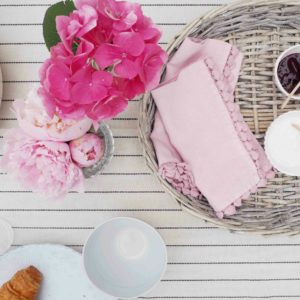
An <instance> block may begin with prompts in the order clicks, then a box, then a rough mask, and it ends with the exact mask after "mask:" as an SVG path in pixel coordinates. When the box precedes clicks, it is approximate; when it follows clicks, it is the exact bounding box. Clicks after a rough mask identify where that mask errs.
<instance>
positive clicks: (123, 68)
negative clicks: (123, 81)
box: [114, 59, 139, 79]
mask: <svg viewBox="0 0 300 300" xmlns="http://www.w3.org/2000/svg"><path fill="white" fill-rule="evenodd" d="M114 71H115V72H116V74H118V75H119V76H120V77H123V78H128V79H133V78H134V77H135V76H136V75H137V74H138V71H139V70H138V68H137V66H136V64H135V63H134V62H133V61H131V60H129V59H124V60H123V61H122V62H121V63H119V64H117V65H116V66H115V68H114Z"/></svg>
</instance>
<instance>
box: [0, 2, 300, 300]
mask: <svg viewBox="0 0 300 300" xmlns="http://www.w3.org/2000/svg"><path fill="white" fill-rule="evenodd" d="M54 2H55V1H52V0H0V24H1V25H0V65H1V68H2V71H3V78H4V81H5V82H4V97H3V98H4V100H3V103H2V106H1V109H0V136H2V135H3V133H4V131H5V128H9V127H11V126H15V125H16V122H15V121H14V120H12V118H14V115H13V113H12V112H11V111H10V106H11V99H14V98H16V97H18V98H20V97H22V96H25V94H26V93H27V91H28V90H29V89H30V88H31V87H32V85H33V84H34V81H36V80H38V69H39V66H40V63H41V62H42V61H43V60H44V59H45V58H46V57H47V55H48V51H47V49H46V47H45V45H44V44H43V36H42V27H41V25H40V24H41V23H42V19H43V15H44V12H45V10H46V8H47V6H48V5H49V4H50V3H54ZM139 2H140V3H142V4H143V9H144V10H145V13H146V14H147V15H149V16H152V18H153V19H154V20H155V21H156V22H157V23H159V24H160V26H161V28H162V29H163V30H164V36H163V39H162V41H163V42H164V43H166V42H168V41H169V40H170V39H171V38H172V37H173V36H174V35H175V34H176V33H178V32H179V31H180V30H181V29H182V27H183V24H185V23H186V22H189V21H191V20H193V19H194V18H196V17H198V16H199V15H201V14H203V13H206V12H207V11H208V10H210V9H212V8H214V7H215V6H218V5H220V4H222V3H227V1H226V0H156V1H154V0H139ZM18 24H19V25H18ZM138 106H139V103H138V102H137V101H133V102H131V103H130V104H129V108H128V110H127V111H126V112H125V113H123V114H122V115H120V116H119V117H118V118H117V119H115V120H113V121H111V122H110V125H111V128H112V130H113V132H114V135H115V141H116V152H115V154H116V155H115V158H114V159H113V160H112V162H111V164H110V165H109V166H108V168H106V169H105V171H104V174H103V175H102V176H100V177H97V178H94V179H92V180H90V181H89V182H88V184H87V193H86V194H84V195H81V194H70V195H69V196H68V197H67V198H66V199H65V200H59V201H46V200H44V199H41V198H40V197H39V196H37V195H34V194H31V193H29V192H28V191H24V189H22V188H21V187H20V186H19V185H18V184H17V183H16V182H15V181H13V180H11V179H9V178H8V177H7V176H6V175H4V174H1V175H0V218H5V219H6V220H8V221H9V222H10V223H11V224H12V225H13V226H14V228H15V234H16V237H15V242H14V244H15V245H23V244H29V243H61V244H65V245H69V246H72V247H74V248H75V249H77V250H78V251H81V249H82V244H83V243H84V241H85V240H86V238H87V236H88V234H89V233H90V231H91V230H92V228H93V227H94V226H96V225H97V224H99V223H101V222H103V221H105V220H107V219H109V218H112V217H116V216H131V217H136V218H139V219H141V220H144V221H146V222H148V223H150V224H152V225H153V226H155V227H156V228H157V229H158V231H159V233H160V234H161V235H162V237H163V238H164V240H165V241H166V244H167V245H168V247H167V248H168V255H169V264H168V269H167V272H166V274H165V276H164V278H163V281H162V282H161V283H160V284H159V285H158V286H157V287H156V288H155V289H154V290H153V291H151V292H150V293H149V294H148V295H146V296H145V297H147V298H151V299H205V300H208V299H213V300H216V299H222V300H223V299H272V300H282V299H300V285H299V281H300V275H299V267H300V251H299V250H300V237H294V238H288V237H279V238H263V237H259V236H253V235H248V234H231V233H229V232H227V231H224V230H220V229H216V228H215V226H213V225H211V224H208V223H204V222H203V221H201V220H199V219H197V218H195V217H193V216H191V215H189V214H187V213H185V212H182V211H181V209H180V207H179V206H178V205H177V203H176V202H175V201H174V200H172V199H171V198H170V197H169V196H168V194H166V193H164V192H163V189H162V187H161V186H160V184H159V183H158V181H157V180H156V179H155V177H154V176H152V175H150V171H149V169H148V168H147V167H146V165H145V162H144V158H143V157H142V148H141V145H140V143H139V141H138V138H137V135H138V131H137V117H138V111H139V109H138ZM2 144H3V141H2V139H1V138H0V154H1V151H2ZM74 300H76V299H74Z"/></svg>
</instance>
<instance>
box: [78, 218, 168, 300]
mask: <svg viewBox="0 0 300 300" xmlns="http://www.w3.org/2000/svg"><path fill="white" fill-rule="evenodd" d="M120 219H122V220H129V221H134V222H137V223H141V224H143V225H144V226H146V227H148V228H149V229H150V230H151V231H152V232H153V233H154V234H155V235H156V236H158V238H159V240H160V242H161V244H162V245H163V249H164V251H163V252H164V253H163V255H164V267H163V270H162V272H161V274H160V276H159V278H158V279H157V281H156V282H155V283H154V284H153V285H152V286H151V287H150V288H148V289H147V290H145V291H143V292H141V293H139V294H137V295H133V296H131V297H124V296H121V295H113V294H110V293H108V292H107V291H104V290H103V289H102V288H100V287H99V286H98V285H97V284H96V283H95V282H94V281H93V280H92V278H91V277H90V275H89V273H88V271H87V268H86V265H85V258H86V251H87V250H86V248H87V244H88V241H89V240H90V238H91V237H92V236H93V234H94V233H95V232H96V231H97V230H98V229H99V228H101V227H102V226H104V225H106V224H108V223H110V222H115V221H117V220H120ZM82 257H83V259H82V262H83V267H84V271H85V274H86V276H87V278H88V279H89V280H90V282H91V283H92V284H93V286H95V287H96V288H97V289H99V290H101V291H102V292H103V293H105V294H107V295H109V296H113V297H116V298H122V299H133V298H137V297H141V296H143V295H145V294H148V293H149V292H151V291H152V290H153V289H154V288H155V287H156V286H157V285H158V284H159V283H160V282H161V280H162V278H163V276H164V274H165V273H166V270H167V263H168V252H167V247H166V243H165V241H164V239H163V238H162V236H161V235H160V234H159V232H158V231H157V230H156V229H155V228H154V227H153V226H152V225H150V224H148V223H146V222H144V221H142V220H140V219H137V218H134V217H115V218H111V219H108V220H106V221H104V222H102V223H100V224H99V225H97V226H96V227H95V228H94V229H93V230H92V231H91V232H90V233H89V235H88V237H87V239H86V240H85V243H84V246H83V250H82Z"/></svg>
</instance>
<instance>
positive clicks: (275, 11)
mask: <svg viewBox="0 0 300 300" xmlns="http://www.w3.org/2000/svg"><path fill="white" fill-rule="evenodd" d="M187 36H193V37H202V38H206V37H207V38H217V39H221V40H224V41H227V42H229V43H232V44H235V45H237V47H238V48H239V49H240V50H242V52H243V53H244V55H245V59H244V63H243V67H242V70H241V75H240V79H239V82H238V85H237V88H236V91H235V99H236V102H237V103H238V104H239V106H240V108H241V111H242V113H243V115H244V118H245V120H246V122H247V123H248V125H249V126H250V128H251V130H252V131H253V133H254V134H255V136H256V137H257V138H258V140H259V141H260V142H261V144H263V139H264V134H265V131H266V129H267V128H268V126H269V124H270V123H271V122H272V120H273V119H274V118H276V117H277V116H279V115H280V114H282V113H284V112H286V111H289V110H294V109H300V102H293V101H291V102H290V104H289V105H288V106H287V107H286V109H284V110H280V105H281V104H282V102H283V100H284V98H283V96H282V95H281V93H280V92H279V91H278V90H277V88H276V86H275V84H274V82H273V67H274V64H275V61H276V59H277V57H278V55H279V54H280V53H281V52H282V51H284V50H285V49H286V48H288V47H290V46H292V45H295V44H297V43H300V0H293V1H292V0H277V1H276V0H274V1H272V0H271V1H268V0H257V1H244V0H242V1H239V2H236V3H234V4H231V5H227V6H224V7H222V8H220V9H217V10H215V11H213V12H211V13H210V14H208V15H206V16H204V17H202V18H199V19H197V20H195V21H194V22H192V23H191V24H189V25H188V26H187V27H186V28H185V30H184V31H183V32H182V33H181V34H180V35H178V36H176V37H175V39H174V41H172V42H171V44H170V45H169V46H168V53H169V54H170V56H172V54H174V53H175V52H176V51H177V49H178V48H179V47H180V45H181V43H182V41H183V40H184V39H185V38H186V37H187ZM155 110H156V108H155V104H154V102H153V99H152V97H151V95H149V94H146V95H145V96H144V97H143V101H142V104H141V114H140V120H139V127H140V136H141V142H142V144H143V147H144V154H145V158H146V161H147V164H148V166H149V167H150V168H151V170H152V171H153V172H154V174H156V176H157V177H158V178H159V180H160V182H161V184H162V185H163V187H164V188H165V189H166V190H167V191H168V192H169V193H170V194H171V195H172V196H173V197H174V198H175V199H176V200H177V201H178V202H179V203H180V204H181V205H182V207H183V208H184V209H186V210H188V211H189V212H190V213H192V214H194V215H196V216H198V217H200V218H202V219H204V220H206V221H210V222H212V223H214V224H216V225H217V226H220V227H223V228H227V229H230V230H233V231H243V232H255V233H259V234H265V235H271V234H287V235H293V234H299V233H300V179H299V178H298V177H288V176H285V175H283V174H278V175H277V177H276V178H275V179H274V180H272V181H270V182H269V184H268V185H267V187H265V188H261V189H259V190H258V192H257V193H256V194H252V195H251V196H250V198H249V199H248V200H246V201H244V202H243V206H242V207H241V208H240V209H239V210H238V212H237V214H236V215H234V216H232V217H230V218H225V219H223V220H219V219H217V218H216V216H215V214H214V212H213V210H212V209H211V207H210V206H209V205H208V203H207V201H206V200H205V199H203V200H202V201H198V200H195V199H190V198H187V197H185V196H184V195H182V194H180V193H178V192H177V191H176V190H175V189H174V188H173V187H172V186H170V185H169V184H168V183H167V182H166V181H165V180H163V179H162V178H161V177H160V176H159V175H158V172H157V170H158V166H157V160H156V155H155V152H154V149H153V145H152V143H151V140H150V138H149V135H150V133H151V130H152V126H153V119H154V113H155ZM299 155H300V153H299Z"/></svg>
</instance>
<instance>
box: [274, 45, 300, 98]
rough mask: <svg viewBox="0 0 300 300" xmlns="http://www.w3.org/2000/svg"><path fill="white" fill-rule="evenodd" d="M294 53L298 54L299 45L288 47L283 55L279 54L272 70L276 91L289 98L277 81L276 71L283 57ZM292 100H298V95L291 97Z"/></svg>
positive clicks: (299, 50) (299, 96)
mask: <svg viewBox="0 0 300 300" xmlns="http://www.w3.org/2000/svg"><path fill="white" fill-rule="evenodd" d="M294 53H300V45H296V46H293V47H290V48H288V49H287V50H285V51H284V52H283V53H281V55H280V56H279V57H278V58H277V60H276V64H275V68H274V80H275V83H276V85H277V87H278V89H279V90H280V91H281V93H282V94H284V95H285V96H286V97H288V96H289V93H288V92H287V91H286V90H285V89H284V88H283V86H282V85H281V83H280V81H279V78H278V73H277V70H278V66H279V64H280V62H281V61H282V60H283V59H284V58H285V57H287V56H288V55H290V54H294ZM292 99H294V100H300V95H294V96H293V97H292Z"/></svg>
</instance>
